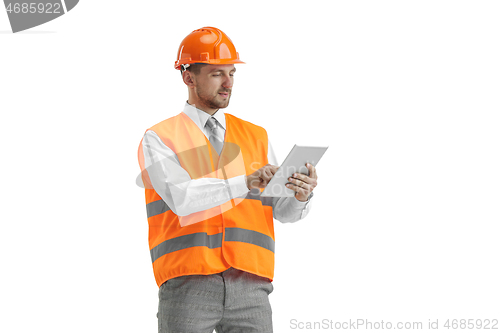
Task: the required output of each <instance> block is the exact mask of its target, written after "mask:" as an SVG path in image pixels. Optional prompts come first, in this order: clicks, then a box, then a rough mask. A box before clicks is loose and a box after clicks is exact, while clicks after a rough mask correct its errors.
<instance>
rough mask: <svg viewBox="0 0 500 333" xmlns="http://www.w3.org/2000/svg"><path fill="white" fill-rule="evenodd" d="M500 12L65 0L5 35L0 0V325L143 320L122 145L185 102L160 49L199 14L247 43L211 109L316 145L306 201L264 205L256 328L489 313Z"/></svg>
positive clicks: (81, 326) (498, 198) (458, 6)
mask: <svg viewBox="0 0 500 333" xmlns="http://www.w3.org/2000/svg"><path fill="white" fill-rule="evenodd" d="M28 2H29V1H28ZM499 15H500V3H499V2H498V1H252V2H250V1H249V2H236V1H235V2H229V1H226V2H220V3H219V2H214V1H206V0H204V1H193V0H191V1H189V2H180V1H176V2H172V1H159V0H157V1H153V0H143V1H124V0H121V1H117V0H113V1H111V0H108V1H90V0H83V1H81V2H80V3H79V4H78V5H77V6H76V7H75V8H74V9H73V10H72V11H70V12H69V13H68V14H66V15H64V16H62V17H60V18H58V19H56V20H54V21H51V22H49V23H46V24H44V25H42V26H39V27H35V28H33V29H31V30H28V31H26V32H21V33H17V34H12V33H11V32H9V30H10V25H9V22H8V18H7V14H6V13H5V11H3V10H0V31H1V32H2V33H0V45H1V49H0V111H1V122H0V138H1V156H2V157H1V158H2V159H1V167H0V168H1V169H0V171H1V176H2V178H3V179H2V182H1V184H2V185H1V191H2V200H1V205H2V208H1V211H0V214H1V215H0V218H1V230H0V253H1V268H2V273H1V276H0V278H1V283H0V295H1V296H0V303H1V305H2V309H3V310H2V314H1V317H2V319H1V320H0V331H2V332H9V333H11V332H42V331H43V332H155V331H156V329H157V326H156V325H157V322H156V320H157V319H156V311H157V304H158V298H157V291H158V287H157V286H156V284H155V282H154V278H153V271H152V268H151V262H150V257H149V249H148V242H147V220H146V210H145V205H144V202H145V200H144V193H143V190H142V189H140V188H139V187H137V186H136V185H135V178H136V176H137V175H138V172H139V166H138V162H137V147H138V144H139V141H140V139H141V137H142V135H143V133H144V131H145V130H146V129H147V128H148V127H150V126H152V125H153V124H155V123H157V122H159V121H161V120H163V119H166V118H168V117H171V116H173V115H175V114H177V113H179V112H180V111H181V110H182V107H183V105H184V102H185V100H186V99H187V89H186V87H185V86H184V85H183V83H182V81H181V78H180V74H179V72H178V71H176V70H174V68H173V66H174V61H175V57H176V54H177V49H178V47H179V44H180V42H181V40H182V39H183V38H184V37H185V36H186V35H187V34H189V33H190V32H191V31H192V30H194V29H197V28H201V27H203V26H215V27H218V28H220V29H222V30H223V31H224V32H226V33H227V34H228V35H229V37H230V38H231V39H232V40H233V42H234V43H235V45H236V48H237V50H238V52H239V53H240V57H241V59H242V60H243V61H245V62H246V64H245V65H238V66H237V69H238V72H237V74H236V76H235V79H236V80H235V86H234V89H233V97H232V99H231V103H230V107H229V108H228V109H227V110H226V112H229V113H232V114H234V115H236V116H238V117H241V118H243V119H245V120H248V121H251V122H254V123H256V124H259V125H262V126H264V127H265V128H266V129H267V131H268V133H269V136H270V139H271V140H272V142H273V144H274V147H275V150H276V154H277V157H278V159H279V160H280V161H282V160H283V159H284V157H285V156H286V154H287V153H288V151H289V150H290V148H291V147H292V146H293V144H303V145H328V146H329V147H330V148H329V150H328V151H327V153H326V154H325V156H324V158H323V159H322V160H321V162H320V163H319V164H318V168H317V169H318V175H319V180H318V181H319V185H318V187H317V188H316V190H315V193H316V196H315V197H314V203H313V207H312V211H311V213H310V215H309V216H308V217H307V218H306V219H305V220H303V221H300V222H298V223H296V224H293V225H286V224H284V225H283V224H281V223H279V222H276V240H277V249H276V261H277V262H276V272H275V280H274V283H273V284H274V287H275V291H274V292H273V293H272V294H271V296H270V299H271V304H272V306H273V320H274V327H275V332H278V333H280V332H293V331H298V329H293V327H292V325H291V324H290V321H291V320H292V319H296V320H297V321H300V322H308V321H310V322H311V321H322V320H323V319H327V320H333V321H334V322H335V321H349V320H356V319H366V320H370V321H372V322H380V321H382V320H384V322H387V321H392V322H393V323H396V322H398V321H412V322H413V321H422V322H423V324H424V328H425V327H427V323H428V320H429V319H432V320H436V319H439V324H440V325H441V327H442V324H444V321H445V320H446V319H448V318H449V319H469V318H470V319H492V318H496V319H500V318H499V317H500V316H499V313H500V301H499V297H500V287H499V283H498V281H500V272H499V266H498V263H499V253H500V242H499V237H498V236H499V228H498V225H499V222H500V209H499V203H500V190H499V188H500V186H499V185H500V176H499V172H498V170H500V157H499V148H500V131H499V127H500V116H499V112H500V101H499V88H500V61H499V59H500V46H499V45H500V44H499V40H500V20H499V19H498V17H499ZM497 327H500V324H498V325H497ZM308 331H326V330H324V329H321V330H320V329H317V330H308Z"/></svg>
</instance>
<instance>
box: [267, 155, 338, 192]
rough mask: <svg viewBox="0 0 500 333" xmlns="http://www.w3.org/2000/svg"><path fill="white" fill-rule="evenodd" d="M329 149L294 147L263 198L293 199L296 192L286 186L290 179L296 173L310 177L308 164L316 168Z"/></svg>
mask: <svg viewBox="0 0 500 333" xmlns="http://www.w3.org/2000/svg"><path fill="white" fill-rule="evenodd" d="M327 149H328V147H308V146H297V145H295V146H293V148H292V150H291V151H290V152H289V153H288V156H287V157H286V158H285V160H284V161H283V163H282V164H281V166H280V168H279V169H278V171H276V173H275V174H274V176H273V178H271V181H270V182H269V184H267V186H266V188H265V189H264V191H263V192H262V193H261V195H260V196H261V197H293V196H295V191H293V190H291V189H289V188H287V187H286V186H285V185H286V184H287V183H289V181H288V177H291V176H292V174H294V173H295V172H297V173H303V174H305V175H309V170H308V169H307V167H306V163H311V164H312V165H313V166H315V167H316V164H317V163H318V162H319V160H320V159H321V157H322V156H323V154H324V153H325V152H326V150H327Z"/></svg>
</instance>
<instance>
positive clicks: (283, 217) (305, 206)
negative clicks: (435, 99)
mask: <svg viewBox="0 0 500 333" xmlns="http://www.w3.org/2000/svg"><path fill="white" fill-rule="evenodd" d="M267 160H268V162H269V164H272V165H277V166H279V165H278V160H277V159H276V155H275V154H274V150H273V147H272V145H271V141H270V140H268V149H267ZM311 201H312V198H309V200H307V201H304V202H303V201H299V200H297V198H295V197H280V198H277V197H274V198H273V203H272V205H273V216H274V218H275V219H276V220H278V221H280V222H282V223H287V222H297V221H299V220H301V219H303V218H305V217H306V216H307V214H309V211H310V210H311Z"/></svg>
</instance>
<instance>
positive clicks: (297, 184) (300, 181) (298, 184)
mask: <svg viewBox="0 0 500 333" xmlns="http://www.w3.org/2000/svg"><path fill="white" fill-rule="evenodd" d="M306 167H307V169H309V176H306V175H304V174H302V173H294V174H293V175H292V177H289V178H288V181H289V182H290V183H292V184H287V185H286V187H288V188H289V189H291V190H293V191H295V192H296V193H295V198H296V199H297V200H299V201H307V199H308V198H309V194H311V192H312V191H313V190H314V188H315V187H316V186H317V185H318V174H317V173H316V168H315V167H314V166H312V164H309V163H306Z"/></svg>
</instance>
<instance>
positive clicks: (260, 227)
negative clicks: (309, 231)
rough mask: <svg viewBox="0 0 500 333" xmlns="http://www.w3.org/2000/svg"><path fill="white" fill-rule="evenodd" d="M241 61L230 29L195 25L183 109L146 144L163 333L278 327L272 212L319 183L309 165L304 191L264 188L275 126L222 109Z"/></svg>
mask: <svg viewBox="0 0 500 333" xmlns="http://www.w3.org/2000/svg"><path fill="white" fill-rule="evenodd" d="M236 63H243V62H242V61H241V60H240V59H239V55H238V53H237V52H236V50H235V48H234V45H233V43H232V42H231V40H230V39H229V38H228V37H227V36H226V35H225V34H224V33H223V32H222V31H221V30H219V29H217V28H212V27H205V28H202V29H198V30H195V31H193V32H192V33H191V34H189V35H188V36H187V37H186V38H185V39H184V40H183V41H182V43H181V45H180V47H179V52H178V57H177V61H176V64H175V67H176V69H180V70H181V74H182V79H183V82H184V83H185V84H186V86H187V88H188V93H189V95H188V100H187V103H186V105H185V107H184V111H183V112H181V113H180V114H178V115H177V116H174V117H171V118H168V119H166V120H164V121H162V122H160V123H158V124H156V125H155V126H153V127H151V128H150V129H149V130H147V131H146V133H145V135H144V137H143V140H142V141H141V144H140V146H139V162H140V165H141V169H142V171H143V173H142V178H143V182H144V184H145V186H146V204H147V213H148V223H149V243H150V250H151V258H152V261H153V270H154V274H155V279H156V282H157V284H158V286H159V287H160V290H159V307H158V329H159V332H196V333H200V332H207V333H208V332H213V330H214V329H215V330H216V331H217V332H272V313H271V307H270V304H269V299H268V295H269V294H270V293H271V292H272V290H273V286H272V283H271V281H272V279H273V274H274V228H273V218H276V219H278V220H279V221H281V222H295V221H298V220H300V219H302V218H304V217H305V216H306V215H307V213H308V211H309V209H310V205H309V202H310V199H311V196H312V191H313V189H314V188H315V187H316V185H317V174H316V170H315V168H314V167H313V166H312V165H308V166H307V167H308V169H309V176H307V175H303V174H298V175H290V176H291V178H290V179H289V180H290V184H289V185H288V186H289V188H290V189H292V190H294V191H295V192H296V195H295V197H285V198H272V199H270V198H263V197H260V193H261V189H263V188H264V187H265V186H266V185H267V183H268V182H269V181H270V179H271V178H272V177H273V175H274V173H275V172H276V171H277V169H278V167H277V166H276V164H277V162H276V158H275V157H274V153H273V150H272V147H271V144H270V143H269V140H268V138H267V133H266V131H265V130H264V129H263V128H262V127H260V126H257V125H254V124H252V123H249V122H246V121H244V120H242V119H240V118H237V117H235V116H233V115H231V114H228V113H224V112H223V110H222V109H224V108H226V107H227V106H228V105H229V100H230V98H231V93H232V87H233V80H234V74H235V72H236V68H235V66H234V64H236Z"/></svg>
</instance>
